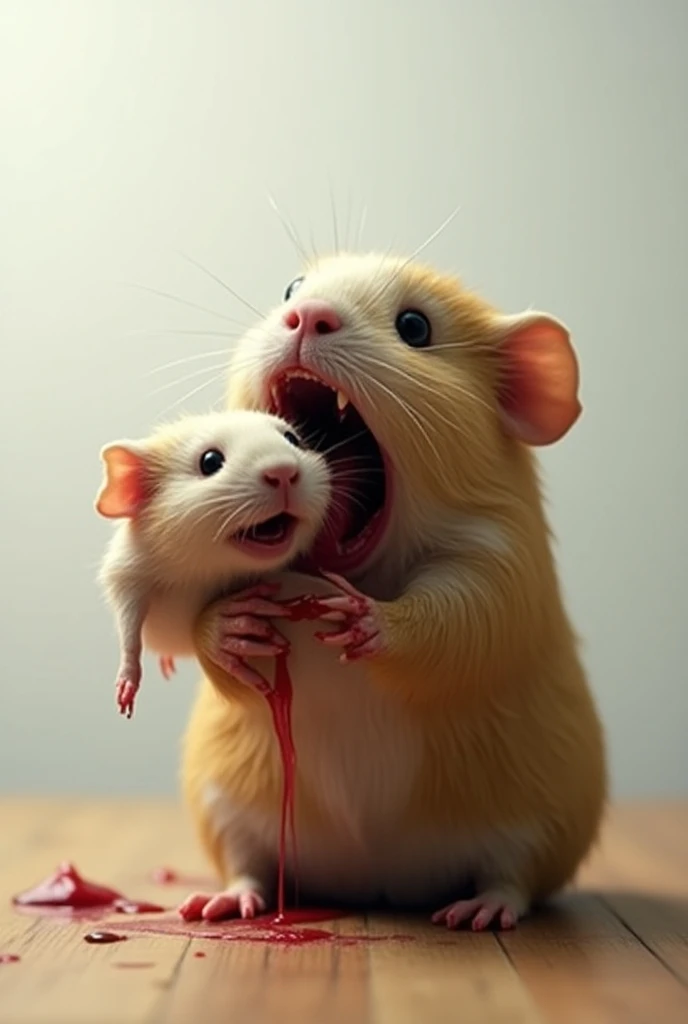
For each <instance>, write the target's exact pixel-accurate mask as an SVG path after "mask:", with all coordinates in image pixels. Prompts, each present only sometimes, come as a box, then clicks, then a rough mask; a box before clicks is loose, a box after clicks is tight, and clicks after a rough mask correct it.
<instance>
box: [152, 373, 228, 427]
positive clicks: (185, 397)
mask: <svg viewBox="0 0 688 1024" xmlns="http://www.w3.org/2000/svg"><path fill="white" fill-rule="evenodd" d="M224 375H225V373H224V367H223V372H222V373H217V374H215V376H214V377H211V378H210V380H206V381H204V382H203V383H202V384H199V385H198V387H196V388H193V390H192V391H189V392H187V394H185V395H183V396H182V397H181V398H178V399H177V400H176V401H175V402H172V404H171V405H168V406H167V407H166V408H165V409H163V411H162V412H161V413H160V415H161V416H166V415H167V413H168V412H171V411H172V409H176V408H178V407H179V406H180V405H183V404H184V402H188V400H189V399H190V398H193V397H194V395H197V394H198V393H199V391H203V390H204V389H205V388H209V387H210V385H211V384H215V383H216V382H217V381H218V380H221V379H222V377H224Z"/></svg>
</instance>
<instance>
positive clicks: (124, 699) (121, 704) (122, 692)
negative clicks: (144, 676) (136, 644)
mask: <svg viewBox="0 0 688 1024" xmlns="http://www.w3.org/2000/svg"><path fill="white" fill-rule="evenodd" d="M140 684H141V665H140V663H139V662H126V663H125V664H124V665H122V666H121V667H120V670H119V673H118V675H117V682H116V684H115V688H116V695H117V706H118V708H119V713H120V715H126V717H127V718H131V716H132V715H133V714H134V702H135V700H136V694H137V693H138V690H139V686H140Z"/></svg>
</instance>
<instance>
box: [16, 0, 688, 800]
mask: <svg viewBox="0 0 688 1024" xmlns="http://www.w3.org/2000/svg"><path fill="white" fill-rule="evenodd" d="M0 12H1V14H0V19H1V20H0V97H1V102H2V110H1V113H0V117H1V122H0V318H1V319H0V331H1V359H2V361H1V372H0V438H2V467H3V473H2V484H1V485H0V495H1V498H0V525H1V527H2V529H1V530H0V545H1V548H0V554H1V563H0V565H1V576H0V594H1V601H2V604H1V607H0V612H1V616H0V623H1V629H2V644H1V645H0V679H1V680H2V682H1V684H0V685H1V687H2V690H1V696H2V704H1V710H0V789H3V790H6V791H18V792H19V791H36V790H46V791H75V792H101V791H102V792H118V791H121V792H152V793H154V792H165V791H171V790H173V789H174V787H175V786H176V774H177V757H178V751H177V745H178V737H179V734H180V732H181V730H182V728H183V723H184V719H185V715H186V713H187V708H188V706H189V702H190V700H191V697H192V693H193V687H194V680H195V673H194V671H193V669H192V668H191V667H189V668H187V669H185V671H184V673H183V674H182V676H181V677H178V678H177V679H176V680H175V681H174V682H173V683H169V684H166V683H164V682H163V681H162V680H160V679H159V678H158V677H157V675H156V674H155V673H154V672H152V673H151V674H150V675H149V676H148V679H147V681H146V683H145V688H144V690H143V692H142V695H141V699H140V702H139V706H138V710H137V716H136V718H135V719H134V721H133V722H130V723H127V722H125V721H122V720H120V719H119V718H118V716H117V715H116V713H115V710H114V705H113V696H112V676H113V672H114V670H115V668H116V649H115V643H114V634H113V628H112V624H111V621H110V619H109V616H108V615H107V613H106V611H105V609H104V606H103V604H102V602H101V600H100V597H99V595H98V593H97V590H96V587H95V583H94V574H95V566H96V563H97V561H98V558H99V556H100V553H101V551H102V547H103V544H104V542H105V540H106V537H107V535H108V528H107V524H104V523H102V522H101V521H99V520H98V519H97V518H96V516H95V514H94V513H93V511H92V501H93V497H94V494H95V491H96V489H97V486H98V484H99V480H100V466H99V463H98V449H99V447H100V445H101V444H102V443H103V442H105V441H107V440H109V439H111V438H113V437H116V436H119V435H122V434H136V433H138V432H143V431H146V430H147V429H148V427H149V426H150V424H151V423H152V421H153V420H154V419H156V418H157V417H158V416H160V414H161V413H162V412H163V411H164V410H165V409H166V408H167V407H168V406H169V405H170V404H171V403H173V402H174V401H177V400H179V399H182V398H183V397H184V396H185V395H186V394H187V393H188V392H189V391H191V390H192V389H194V388H196V387H198V386H199V385H201V384H206V383H207V387H204V388H203V389H202V390H201V391H198V392H197V393H196V394H195V395H192V396H190V397H189V399H188V400H187V402H186V404H185V405H184V408H188V409H195V410H202V409H205V408H207V407H208V406H209V405H210V404H211V403H212V402H214V401H217V400H218V398H219V397H220V396H221V394H222V380H221V377H216V379H213V372H214V373H216V374H217V373H218V372H219V371H221V369H222V367H223V366H224V364H225V362H226V358H225V354H224V353H225V352H226V351H228V350H229V345H230V344H231V338H228V337H222V336H219V335H217V334H214V333H212V332H223V331H228V332H230V333H231V332H233V331H235V330H237V329H238V327H237V325H235V324H233V323H230V322H228V321H227V320H224V319H222V317H223V316H224V317H230V318H236V319H238V320H240V321H242V322H243V323H248V322H250V320H251V314H250V313H249V312H248V311H247V310H246V309H245V308H243V307H242V306H241V305H240V304H239V303H238V302H237V301H235V300H234V299H232V297H231V296H230V295H229V294H228V293H226V292H224V291H223V290H222V289H221V288H220V287H219V286H218V285H217V284H216V283H215V282H213V281H212V280H211V279H210V278H209V277H208V276H207V275H204V274H203V273H202V272H200V271H198V270H197V269H196V268H194V267H193V266H192V265H191V264H189V263H188V262H185V261H184V260H183V259H182V258H181V257H180V256H179V255H178V252H177V251H178V250H181V251H183V252H185V253H187V254H188V255H190V256H192V257H193V258H195V259H197V260H199V261H201V262H202V263H204V264H205V265H206V266H208V267H209V268H210V269H211V270H212V271H213V272H215V273H216V274H218V275H219V276H221V277H222V278H223V279H224V280H226V281H227V282H228V283H229V284H230V285H231V286H232V287H233V288H235V289H236V290H237V291H239V292H240V293H242V294H243V295H245V296H246V298H247V299H248V300H249V301H250V302H252V303H253V304H255V305H256V306H258V307H259V308H261V309H264V308H266V307H268V306H269V305H270V304H272V303H273V302H277V301H279V299H280V297H281V294H282V290H283V287H284V285H285V283H286V282H287V281H288V280H289V279H290V278H291V277H292V276H294V274H295V272H296V270H297V267H298V260H297V258H296V255H295V252H294V250H293V247H292V246H291V243H290V242H289V240H288V239H287V237H286V234H285V232H284V231H283V229H282V227H281V225H280V223H279V220H278V218H277V217H276V216H275V214H274V212H273V211H272V210H271V209H270V207H269V204H268V202H267V194H268V191H271V192H273V193H274V195H275V197H276V199H277V202H278V204H279V205H280V207H282V208H283V210H284V214H285V216H288V217H290V218H292V219H293V220H294V222H295V224H296V226H297V228H298V230H299V231H300V233H301V234H302V236H303V238H304V241H305V242H306V243H308V242H309V241H310V235H311V233H312V235H313V239H314V241H315V244H316V245H317V246H319V247H320V248H326V247H327V246H328V245H329V244H330V242H331V238H332V226H331V213H330V187H331V189H332V192H333V194H334V197H335V206H336V210H337V217H338V220H339V225H340V233H344V232H345V231H346V225H347V222H348V223H349V233H350V236H351V237H353V235H354V234H355V232H356V231H357V230H358V228H359V226H360V218H361V217H362V213H363V210H364V208H367V218H366V222H365V225H364V230H363V242H364V244H365V245H366V246H370V247H376V248H385V249H386V248H387V247H388V246H389V245H390V244H391V243H392V242H393V243H395V245H396V246H397V247H398V248H399V249H400V250H401V251H410V250H411V249H412V248H415V247H416V246H417V245H418V244H419V243H420V242H422V241H423V239H424V238H425V237H426V236H427V235H429V234H430V233H431V232H432V231H433V230H434V229H435V228H436V227H437V225H438V224H439V223H440V222H441V221H442V220H443V219H444V218H445V217H446V216H447V214H448V213H449V212H450V211H451V210H452V209H453V208H454V207H455V206H456V205H457V204H461V212H460V213H459V215H458V217H457V218H456V220H455V221H454V223H453V224H452V225H451V226H450V227H449V228H448V229H447V230H446V231H445V232H444V233H443V234H442V235H441V237H440V238H438V239H437V241H436V242H435V243H434V244H433V245H432V246H431V247H430V248H429V249H428V251H427V253H426V254H425V255H427V257H428V259H430V260H432V261H433V262H435V263H436V264H438V265H439V266H440V267H442V268H444V269H454V270H458V271H460V272H461V273H462V274H463V276H464V277H465V279H466V281H467V282H468V283H469V284H471V285H473V286H475V287H477V288H478V289H480V290H481V291H482V292H484V293H485V294H486V295H487V296H488V297H490V298H491V299H493V300H494V301H496V302H497V303H499V304H500V305H501V306H502V307H503V308H504V309H506V310H508V311H516V310H519V309H521V308H523V307H526V306H528V305H530V304H534V305H536V306H538V307H540V308H545V309H548V310H550V311H551V312H553V313H555V314H556V315H558V316H560V317H562V318H563V319H564V320H566V321H567V322H568V324H569V326H570V327H571V329H572V331H573V335H574V339H575V341H576V344H577V348H578V351H579V354H580V357H581V361H582V378H583V399H584V403H585V415H584V417H583V419H582V420H581V421H580V423H579V425H578V426H577V428H576V429H575V430H574V432H573V433H572V434H571V435H570V437H568V438H566V439H565V440H564V441H563V442H562V443H561V444H560V445H558V446H556V447H555V448H553V449H552V450H551V451H548V452H547V453H545V455H544V457H543V461H544V465H545V469H546V483H547V488H548V493H549V498H550V509H551V516H552V520H553V523H554V526H555V530H556V533H557V536H558V538H559V545H558V555H559V559H560V564H561V568H562V573H563V577H564V581H565V586H566V591H567V595H568V600H569V606H570V609H571V611H572V614H573V616H574V618H575V621H576V624H577V627H578V629H579V631H580V632H581V634H582V636H583V638H584V640H585V657H586V661H587V663H588V666H589V668H590V672H591V677H592V680H593V685H594V689H595V692H596V694H597V697H598V700H599V703H600V707H601V710H602V713H603V715H604V719H605V722H606V725H607V729H608V734H609V740H610V748H611V757H612V770H613V781H614V786H615V790H616V792H617V793H619V794H624V795H628V794H633V795H638V794H670V793H680V792H683V793H685V792H687V791H688V781H687V780H688V752H687V748H686V743H685V733H686V725H687V724H688V685H687V683H686V666H687V665H688V624H687V622H686V618H687V615H686V613H687V611H688V600H687V598H688V542H687V540H686V525H685V524H686V518H685V506H686V499H687V497H688V490H687V484H688V459H687V458H686V455H685V451H684V447H683V446H684V442H685V439H686V437H687V436H688V432H687V429H686V428H687V426H688V413H687V411H686V410H687V408H688V403H687V401H686V380H688V341H687V339H686V329H685V325H686V313H685V308H686V307H685V296H686V271H687V269H688V260H687V257H688V243H687V241H686V239H687V238H688V200H687V198H686V196H687V193H688V189H687V188H686V182H687V181H688V129H687V121H686V109H687V102H688V63H687V62H686V60H685V53H684V49H685V40H686V38H687V37H688V5H686V4H685V2H683V0H662V2H660V3H656V4H651V3H650V2H649V0H648V2H642V0H595V2H593V0H581V2H577V3H575V4H574V3H561V2H555V0H549V2H545V0H518V2H510V0H502V2H499V0H455V2H454V3H448V2H447V0H423V2H422V3H421V2H420V0H347V2H346V3H343V2H341V0H329V2H328V3H323V2H322V0H291V2H289V3H286V2H279V0H271V2H266V0H251V2H250V3H249V2H244V3H242V4H238V3H234V2H231V0H227V2H223V3H221V2H212V0H195V2H194V0H168V2H162V0H161V2H155V0H136V2H134V0H82V2H77V0H45V2H39V0H14V2H12V0H0ZM132 285H138V286H144V287H146V288H151V289H157V290H159V291H162V292H167V293H169V294H171V295H174V296H177V297H180V298H183V299H185V300H188V301H189V302H192V303H197V304H198V305H200V306H206V307H208V308H209V309H210V310H214V311H216V313H217V314H221V315H214V314H212V313H210V312H204V311H202V310H200V309H195V308H191V307H189V306H185V305H183V304H182V303H181V302H175V301H172V300H170V299H167V298H163V297H162V296H160V295H156V294H153V293H152V292H148V291H144V290H142V288H140V287H132ZM174 332H177V333H174ZM185 332H188V333H185ZM204 332H208V333H204ZM216 350H220V353H219V354H218V355H216V356H208V358H206V359H199V360H198V361H191V362H189V363H188V364H185V365H178V366H174V367H169V368H168V369H166V370H157V368H159V367H161V366H162V365H163V364H165V363H169V362H171V361H174V360H179V359H182V358H184V357H186V356H191V355H196V354H200V353H207V352H213V351H216ZM212 367H214V368H215V370H214V371H211V370H210V369H207V372H201V373H199V374H198V376H195V377H189V379H188V380H184V379H182V378H184V377H185V376H186V375H187V374H191V373H195V372H197V371H200V370H202V369H203V368H212ZM156 370H157V372H152V371H156ZM161 386H164V387H165V389H164V390H161V391H160V390H157V389H159V388H160V387H161ZM534 742H537V738H534Z"/></svg>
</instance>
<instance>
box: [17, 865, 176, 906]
mask: <svg viewBox="0 0 688 1024" xmlns="http://www.w3.org/2000/svg"><path fill="white" fill-rule="evenodd" d="M12 902H13V903H14V904H15V905H16V906H18V907H45V908H46V909H50V910H60V909H62V910H69V911H72V912H74V913H75V914H76V913H78V912H80V911H84V910H99V911H101V912H103V913H110V912H112V911H115V912H116V913H118V914H154V913H162V912H163V911H164V910H165V908H164V907H161V906H159V905H158V904H157V903H149V902H148V901H147V900H130V899H128V898H127V897H126V896H123V895H122V893H121V892H118V891H117V890H116V889H110V888H109V887H108V886H105V885H98V884H97V883H96V882H89V881H88V880H87V879H85V878H82V876H81V875H80V874H79V872H78V871H77V869H76V868H75V867H74V865H73V864H69V863H67V862H65V863H63V864H60V865H59V867H58V869H57V871H56V872H55V873H54V874H52V875H51V876H50V877H49V878H46V879H45V880H44V881H42V882H39V883H38V885H36V886H34V888H33V889H27V890H26V892H22V893H19V895H18V896H15V897H14V899H13V901H12ZM96 916H98V915H96Z"/></svg>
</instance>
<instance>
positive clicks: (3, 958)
mask: <svg viewBox="0 0 688 1024" xmlns="http://www.w3.org/2000/svg"><path fill="white" fill-rule="evenodd" d="M20 960H21V957H20V956H15V955H14V953H2V954H0V964H18V963H19V961H20Z"/></svg>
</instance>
